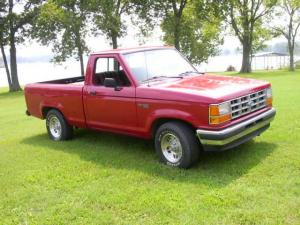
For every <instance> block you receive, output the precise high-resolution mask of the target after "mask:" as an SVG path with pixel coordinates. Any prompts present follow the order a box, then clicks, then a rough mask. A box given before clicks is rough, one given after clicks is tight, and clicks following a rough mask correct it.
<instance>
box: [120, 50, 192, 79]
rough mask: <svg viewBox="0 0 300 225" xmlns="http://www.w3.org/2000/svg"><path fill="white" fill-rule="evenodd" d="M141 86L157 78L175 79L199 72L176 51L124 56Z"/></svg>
mask: <svg viewBox="0 0 300 225" xmlns="http://www.w3.org/2000/svg"><path fill="white" fill-rule="evenodd" d="M124 57H125V60H126V62H127V64H128V66H129V67H130V69H131V71H132V73H133V75H134V77H135V79H136V80H137V81H138V82H139V83H140V84H141V83H144V82H146V81H149V80H151V79H155V78H160V77H163V78H175V77H176V76H177V77H179V76H182V75H184V74H186V73H196V72H197V70H196V69H195V68H194V67H193V66H192V65H191V64H190V63H189V62H188V61H187V60H186V59H185V58H184V57H182V55H181V54H180V53H179V52H178V51H177V50H175V49H157V50H149V51H143V52H135V53H129V54H125V55H124Z"/></svg>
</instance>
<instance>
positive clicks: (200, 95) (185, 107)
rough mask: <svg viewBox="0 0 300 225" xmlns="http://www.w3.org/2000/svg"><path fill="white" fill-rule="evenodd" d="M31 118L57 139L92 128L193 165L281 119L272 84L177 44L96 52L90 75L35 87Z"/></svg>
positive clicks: (29, 98) (28, 90)
mask: <svg viewBox="0 0 300 225" xmlns="http://www.w3.org/2000/svg"><path fill="white" fill-rule="evenodd" d="M25 98H26V104H27V112H26V113H27V115H32V116H35V117H38V118H40V119H46V127H47V131H48V134H49V136H50V138H51V139H53V140H54V141H62V140H67V139H70V138H72V135H73V128H88V129H93V130H98V131H106V132H113V133H120V134H125V135H132V136H136V137H140V138H145V139H154V141H155V149H156V151H157V153H158V155H159V157H160V159H161V161H162V162H164V163H166V164H168V165H171V166H176V167H180V168H188V167H190V166H192V165H193V164H194V163H195V162H197V160H198V158H199V152H200V150H201V149H202V150H204V151H222V150H227V149H230V148H233V147H236V146H238V145H240V144H242V143H244V142H246V141H249V140H250V139H252V138H254V137H255V136H258V135H260V134H261V133H262V132H264V131H265V130H267V129H268V127H269V126H270V122H271V121H272V120H273V119H274V117H275V113H276V111H275V109H274V108H273V107H272V89H271V86H270V83H268V82H264V81H258V80H254V79H246V78H240V77H231V76H217V75H209V74H204V73H200V72H198V71H197V70H196V68H195V67H193V66H192V65H191V63H189V61H188V60H187V59H186V58H184V57H183V56H182V55H181V54H180V53H179V52H178V51H177V50H176V49H174V48H173V47H148V48H134V49H118V50H111V51H105V52H99V53H94V54H91V55H90V57H89V61H88V64H87V70H86V75H85V77H74V78H69V79H62V80H54V81H48V82H41V83H36V84H29V85H27V86H26V87H25Z"/></svg>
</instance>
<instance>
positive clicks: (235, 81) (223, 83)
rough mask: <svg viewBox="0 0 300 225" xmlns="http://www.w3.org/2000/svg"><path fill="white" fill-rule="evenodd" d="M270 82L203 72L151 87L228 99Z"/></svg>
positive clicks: (222, 99) (221, 99)
mask: <svg viewBox="0 0 300 225" xmlns="http://www.w3.org/2000/svg"><path fill="white" fill-rule="evenodd" d="M268 86H270V84H269V83H268V82H266V81H260V80H255V79H249V78H241V77H233V76H219V75H212V74H203V75H197V76H189V77H185V78H184V79H180V80H175V81H173V80H171V79H170V80H168V82H164V83H161V82H158V83H153V84H151V88H153V89H159V90H161V91H171V92H177V93H178V92H181V93H184V94H188V95H190V96H201V97H207V98H209V99H215V100H217V101H226V100H229V99H233V98H236V97H239V96H243V95H247V94H249V93H251V92H255V91H259V90H261V89H263V88H267V87H268Z"/></svg>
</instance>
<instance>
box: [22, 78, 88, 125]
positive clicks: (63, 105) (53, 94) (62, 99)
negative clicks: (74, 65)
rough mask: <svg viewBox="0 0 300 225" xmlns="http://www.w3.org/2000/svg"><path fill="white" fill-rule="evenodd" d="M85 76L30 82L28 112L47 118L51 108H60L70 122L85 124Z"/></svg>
mask: <svg viewBox="0 0 300 225" xmlns="http://www.w3.org/2000/svg"><path fill="white" fill-rule="evenodd" d="M84 78H85V77H82V76H81V77H72V78H65V79H60V80H51V81H45V82H39V83H34V84H28V85H26V87H25V99H26V103H27V109H28V112H29V113H30V114H31V115H33V116H36V117H38V118H45V116H46V114H47V110H48V109H49V108H56V109H59V110H60V111H61V112H62V113H63V115H64V116H65V117H66V118H67V120H68V122H69V123H70V124H73V125H75V126H78V127H84V126H85V116H84V110H83V100H82V98H83V86H84Z"/></svg>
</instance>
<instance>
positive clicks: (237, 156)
mask: <svg viewBox="0 0 300 225" xmlns="http://www.w3.org/2000/svg"><path fill="white" fill-rule="evenodd" d="M22 144H26V145H32V146H37V147H42V148H45V149H46V150H50V151H52V150H54V151H63V152H65V153H68V154H76V155H78V156H79V157H80V158H81V159H82V160H86V161H89V162H93V163H95V164H98V165H100V166H102V167H106V168H114V169H128V170H135V171H142V172H144V173H147V174H148V175H150V176H155V177H158V178H163V179H167V180H170V181H174V182H185V183H195V184H202V185H206V186H209V187H211V188H220V187H224V186H226V185H228V184H230V183H231V182H232V181H234V180H236V179H238V178H239V177H241V176H243V175H245V174H247V172H248V171H249V170H250V169H251V168H253V167H255V166H256V165H258V164H259V163H260V162H261V161H262V160H264V159H265V158H266V157H267V156H268V155H269V154H271V153H272V152H273V151H274V149H275V148H276V145H275V144H271V143H266V142H254V141H250V142H248V143H246V144H244V145H242V146H240V147H239V148H236V149H233V150H229V151H226V152H219V153H202V156H201V159H200V162H199V163H198V165H196V166H194V167H193V168H191V169H189V170H180V169H175V168H170V167H168V166H165V165H162V164H160V163H159V162H158V157H157V156H156V154H155V151H154V147H153V142H152V141H145V140H141V139H137V138H132V137H126V136H120V135H113V134H106V133H96V132H92V131H87V130H78V131H76V134H75V138H74V139H73V140H72V141H67V142H53V141H51V140H49V138H48V136H47V134H42V135H37V136H33V137H30V138H26V139H24V140H23V141H22ZM62 160H63V159H62Z"/></svg>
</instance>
